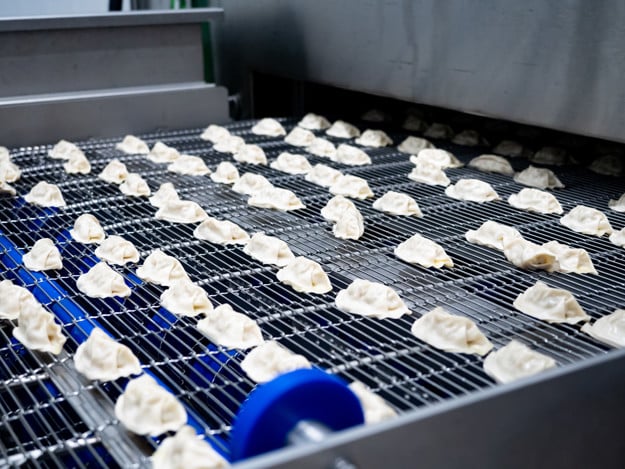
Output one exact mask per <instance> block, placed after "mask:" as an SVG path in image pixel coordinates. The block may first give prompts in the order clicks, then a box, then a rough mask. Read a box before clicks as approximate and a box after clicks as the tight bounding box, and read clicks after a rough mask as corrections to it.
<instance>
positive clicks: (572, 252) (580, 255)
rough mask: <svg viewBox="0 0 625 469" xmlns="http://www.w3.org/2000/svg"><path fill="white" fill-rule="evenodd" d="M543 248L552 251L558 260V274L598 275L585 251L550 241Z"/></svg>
mask: <svg viewBox="0 0 625 469" xmlns="http://www.w3.org/2000/svg"><path fill="white" fill-rule="evenodd" d="M542 247H543V248H545V249H547V250H549V251H551V252H552V253H553V254H554V255H555V256H556V259H557V260H558V265H559V267H558V272H563V273H576V274H595V275H596V274H597V270H596V269H595V266H594V265H593V263H592V259H590V255H589V254H588V252H587V251H586V250H585V249H581V248H572V247H570V246H567V245H566V244H561V243H558V242H557V241H550V242H548V243H544V244H543V246H542Z"/></svg>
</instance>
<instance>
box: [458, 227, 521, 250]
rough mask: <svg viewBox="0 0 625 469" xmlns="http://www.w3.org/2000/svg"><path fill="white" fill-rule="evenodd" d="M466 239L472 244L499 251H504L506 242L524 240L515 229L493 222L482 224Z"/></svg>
mask: <svg viewBox="0 0 625 469" xmlns="http://www.w3.org/2000/svg"><path fill="white" fill-rule="evenodd" d="M464 237H465V238H466V240H467V241H468V242H470V243H473V244H479V245H482V246H488V247H489V248H493V249H497V250H498V251H503V249H504V244H505V241H506V240H512V239H516V238H522V236H521V233H519V232H518V230H516V229H515V228H512V227H511V226H508V225H503V224H501V223H497V222H496V221H491V220H488V221H485V222H484V223H482V225H481V226H480V227H479V228H478V229H477V230H469V231H467V232H466V233H465V235H464Z"/></svg>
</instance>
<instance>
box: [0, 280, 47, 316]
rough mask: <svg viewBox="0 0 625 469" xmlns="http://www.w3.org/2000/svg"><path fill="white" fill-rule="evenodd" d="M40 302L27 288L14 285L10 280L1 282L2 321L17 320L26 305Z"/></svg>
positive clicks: (0, 308) (0, 305)
mask: <svg viewBox="0 0 625 469" xmlns="http://www.w3.org/2000/svg"><path fill="white" fill-rule="evenodd" d="M31 301H33V302H35V303H36V304H37V305H38V304H39V302H38V301H37V300H36V299H35V297H34V296H33V294H32V293H31V292H29V291H28V290H27V289H26V288H24V287H20V286H18V285H14V284H13V282H11V281H10V280H2V281H0V319H11V320H13V319H17V318H18V317H19V316H20V313H21V312H22V310H23V309H24V308H25V307H26V303H28V302H31Z"/></svg>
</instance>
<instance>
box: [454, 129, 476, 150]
mask: <svg viewBox="0 0 625 469" xmlns="http://www.w3.org/2000/svg"><path fill="white" fill-rule="evenodd" d="M480 140H481V139H480V134H478V133H477V132H476V131H475V130H463V131H462V132H460V133H458V134H456V135H455V137H454V138H453V139H452V140H451V141H452V143H455V144H456V145H464V146H467V147H475V146H477V145H479V144H480Z"/></svg>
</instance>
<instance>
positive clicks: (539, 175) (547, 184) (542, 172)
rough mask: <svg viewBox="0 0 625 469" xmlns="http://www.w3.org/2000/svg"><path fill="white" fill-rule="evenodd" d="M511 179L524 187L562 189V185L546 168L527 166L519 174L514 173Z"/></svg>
mask: <svg viewBox="0 0 625 469" xmlns="http://www.w3.org/2000/svg"><path fill="white" fill-rule="evenodd" d="M513 179H514V180H515V181H516V182H518V183H519V184H523V185H524V186H530V187H535V188H537V189H562V188H564V184H562V182H561V181H560V179H558V177H557V176H556V175H555V174H554V173H553V171H551V170H550V169H547V168H537V167H535V166H532V165H529V166H528V167H527V168H525V169H524V170H523V171H521V172H520V173H516V174H515V175H514V177H513Z"/></svg>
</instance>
